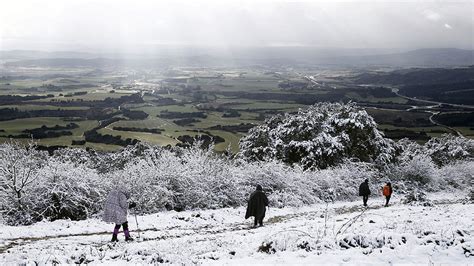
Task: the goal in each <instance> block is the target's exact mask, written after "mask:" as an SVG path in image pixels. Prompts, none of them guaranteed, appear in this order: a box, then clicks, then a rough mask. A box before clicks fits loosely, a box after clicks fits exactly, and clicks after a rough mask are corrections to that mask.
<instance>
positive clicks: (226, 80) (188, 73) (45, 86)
mask: <svg viewBox="0 0 474 266" xmlns="http://www.w3.org/2000/svg"><path fill="white" fill-rule="evenodd" d="M90 73H93V74H90ZM300 73H305V74H304V75H312V76H315V77H317V78H318V81H320V82H324V86H313V84H311V83H309V81H307V80H306V79H304V78H303V77H302V75H301V74H299V73H296V72H293V71H287V70H282V71H278V73H276V72H274V71H268V70H263V69H258V68H248V69H238V68H236V69H232V68H229V69H205V68H200V69H198V68H184V67H183V68H174V69H172V70H169V69H168V70H163V71H160V70H152V71H151V70H147V71H143V72H140V71H139V70H134V71H131V72H130V73H128V72H127V71H121V72H120V73H116V72H114V71H112V70H109V71H105V70H104V71H101V72H97V73H96V70H95V69H88V68H78V69H74V68H72V69H61V68H54V69H53V68H52V69H35V68H30V69H28V68H26V69H19V70H18V73H16V74H17V75H18V76H19V77H20V76H27V77H28V78H26V79H25V78H18V79H15V78H9V80H0V98H1V97H2V96H5V95H22V96H25V95H43V96H44V95H48V94H50V97H48V98H44V99H37V100H29V101H23V102H21V103H19V104H11V103H8V102H3V103H2V102H0V109H2V108H15V109H16V110H18V112H23V113H22V115H24V116H25V117H28V115H25V114H28V113H29V112H31V113H32V114H33V113H34V112H38V111H47V110H50V111H57V110H69V111H73V110H76V111H83V112H86V111H89V110H90V109H94V108H95V106H94V105H95V102H97V106H100V107H97V108H99V109H100V113H99V114H111V116H105V118H98V117H97V118H96V117H90V116H87V119H86V120H84V118H82V121H81V120H79V121H75V122H74V123H76V124H78V125H79V128H75V129H73V130H71V131H72V136H61V137H56V138H43V139H40V140H38V143H39V144H41V145H45V146H51V145H61V146H70V145H71V142H72V141H73V140H75V141H78V140H84V139H85V138H84V132H87V131H90V130H92V129H94V128H95V127H99V125H101V122H100V121H99V120H101V119H102V120H103V121H105V120H107V119H117V118H120V119H122V120H119V121H115V122H113V123H111V124H109V125H107V126H106V127H103V126H100V127H99V128H98V129H97V133H98V134H100V135H112V136H120V137H121V139H123V140H124V139H127V138H130V139H137V140H140V141H142V142H147V143H151V144H156V145H161V146H166V145H176V144H178V143H179V142H180V141H179V140H178V139H177V138H178V137H180V136H184V135H189V136H197V135H199V134H207V133H210V134H212V135H214V136H219V137H222V138H224V139H225V142H223V143H218V144H217V145H215V149H216V150H217V151H224V150H226V149H227V148H228V147H229V146H230V148H231V150H232V151H233V152H238V146H239V140H240V138H241V137H242V136H244V135H245V133H239V132H228V131H223V130H212V129H210V128H211V127H214V126H238V125H240V124H242V123H244V124H248V123H249V124H253V125H257V124H259V123H261V122H262V119H263V118H264V117H268V116H270V115H273V114H275V113H283V112H295V111H297V110H298V109H299V108H304V107H305V106H306V105H305V104H302V103H301V101H300V102H298V101H297V100H294V101H289V100H286V99H272V97H269V100H261V99H260V100H259V99H248V98H249V97H247V98H243V97H239V95H242V94H241V93H258V95H259V96H261V95H265V94H271V95H276V94H278V95H279V97H280V98H281V97H283V98H284V97H286V95H293V94H297V95H307V94H311V95H317V97H319V96H324V95H326V94H331V93H334V92H337V93H339V92H340V94H341V95H344V99H336V100H345V101H347V100H352V101H361V102H364V103H365V104H366V105H367V104H368V105H370V104H374V105H376V104H394V105H397V104H399V105H403V104H406V103H407V100H406V99H404V98H400V97H397V96H391V97H385V98H378V97H374V96H372V95H367V91H364V92H363V93H358V92H357V91H356V90H354V86H353V85H352V84H350V83H348V82H347V81H346V80H345V79H341V77H343V78H345V77H350V75H351V72H350V71H332V70H321V71H310V70H305V71H300ZM52 75H53V76H54V75H59V76H61V77H50V76H52ZM46 76H48V77H50V78H45V77H46ZM62 76H64V77H62ZM282 82H285V84H286V83H288V82H294V83H304V82H308V87H306V88H296V87H292V88H291V89H288V88H282V87H280V86H279V85H280V84H281V83H282ZM77 92H87V93H86V94H83V95H73V94H74V93H77ZM135 93H138V94H139V95H140V96H141V99H142V100H143V102H126V101H125V102H120V100H121V99H122V98H121V97H124V96H130V95H132V94H135ZM262 93H265V94H262ZM51 94H52V95H53V97H51ZM226 95H235V96H226ZM251 95H255V94H251ZM361 95H365V96H364V97H362V96H361ZM163 98H169V99H173V100H174V103H171V104H168V105H161V103H160V101H162V100H163ZM111 99H112V100H111ZM52 101H53V102H54V103H53V102H52ZM81 101H87V102H88V103H89V105H88V106H81V105H80V102H81ZM50 102H51V103H50ZM91 103H92V104H91ZM53 104H54V105H53ZM123 109H127V110H131V111H141V112H145V113H146V114H148V117H146V118H144V119H133V118H127V116H126V115H125V114H124V113H121V112H122V111H121V110H123ZM229 110H233V111H234V112H238V114H239V115H240V116H238V117H223V115H224V114H225V113H226V112H228V111H229ZM367 110H368V112H369V113H370V114H372V115H374V117H375V120H376V121H377V122H378V123H379V124H380V126H379V128H380V129H382V130H387V129H390V130H394V129H400V130H407V131H413V132H426V133H427V134H428V136H439V135H441V134H442V133H443V132H449V130H448V129H446V128H444V127H439V126H434V125H431V124H429V120H428V118H429V116H430V115H429V114H427V113H421V112H419V113H415V112H406V111H401V110H395V109H394V110H392V109H384V108H378V109H377V108H368V109H367ZM165 111H167V112H177V113H187V114H188V115H189V116H190V117H192V115H193V113H196V112H204V113H205V114H206V115H207V117H206V118H195V119H198V120H199V121H197V122H192V123H191V124H188V125H184V126H180V125H177V124H176V123H175V122H173V121H174V120H178V119H164V118H160V117H158V116H159V115H160V114H161V113H162V112H165ZM94 114H97V113H94ZM400 118H401V119H402V122H401V123H407V125H409V126H406V125H405V126H403V125H402V126H401V125H399V124H400V121H397V120H396V119H400ZM427 121H428V122H427ZM68 123H71V121H70V119H68V118H61V117H34V118H21V119H12V120H6V121H0V130H3V132H0V135H1V136H4V137H0V141H6V140H8V137H5V136H8V135H13V136H15V135H18V134H21V133H22V131H23V130H26V129H34V128H39V127H42V126H47V127H53V126H55V125H60V126H64V125H67V124H68ZM417 123H425V124H426V123H428V125H427V126H423V127H420V126H417ZM114 127H129V128H138V129H161V130H163V132H162V133H161V134H155V133H147V132H136V131H122V130H114V129H113V128H114ZM456 129H457V130H458V131H460V132H461V133H462V134H463V135H465V136H467V137H470V138H473V137H474V131H473V130H472V128H470V127H459V128H456ZM432 131H434V132H432ZM19 141H22V142H26V141H28V139H19ZM77 147H90V148H94V149H98V150H104V151H109V150H116V149H119V148H121V146H118V145H111V144H104V143H96V142H86V143H85V145H81V146H77Z"/></svg>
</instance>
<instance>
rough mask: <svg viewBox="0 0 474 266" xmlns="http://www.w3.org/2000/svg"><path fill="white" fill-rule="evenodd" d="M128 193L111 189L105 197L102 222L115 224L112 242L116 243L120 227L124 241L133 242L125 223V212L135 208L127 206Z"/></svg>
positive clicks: (132, 204)
mask: <svg viewBox="0 0 474 266" xmlns="http://www.w3.org/2000/svg"><path fill="white" fill-rule="evenodd" d="M129 198H130V193H129V192H128V191H126V190H124V189H121V188H115V189H112V190H111V191H110V192H109V194H108V195H107V199H106V200H105V206H104V217H103V219H104V221H105V222H107V223H115V227H114V232H113V233H112V242H117V241H118V239H117V235H118V232H119V230H120V227H121V226H122V227H123V233H124V234H125V241H133V238H132V237H130V231H129V230H128V222H127V210H128V208H129V207H130V208H133V207H135V206H136V204H135V203H133V202H132V203H130V205H129V204H128V202H127V201H128V199H129Z"/></svg>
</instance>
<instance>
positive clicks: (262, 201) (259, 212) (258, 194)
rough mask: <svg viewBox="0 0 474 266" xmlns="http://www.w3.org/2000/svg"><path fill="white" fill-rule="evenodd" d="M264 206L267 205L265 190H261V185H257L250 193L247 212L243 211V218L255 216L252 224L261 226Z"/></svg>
mask: <svg viewBox="0 0 474 266" xmlns="http://www.w3.org/2000/svg"><path fill="white" fill-rule="evenodd" d="M266 206H268V198H267V195H265V192H263V189H262V186H260V185H257V189H256V190H255V191H254V192H253V193H252V194H251V195H250V199H249V201H248V206H247V212H246V213H245V219H248V218H249V217H250V216H253V217H255V220H254V224H253V226H254V227H256V226H257V223H258V224H259V225H260V226H262V225H263V218H264V217H265V211H266V208H265V207H266Z"/></svg>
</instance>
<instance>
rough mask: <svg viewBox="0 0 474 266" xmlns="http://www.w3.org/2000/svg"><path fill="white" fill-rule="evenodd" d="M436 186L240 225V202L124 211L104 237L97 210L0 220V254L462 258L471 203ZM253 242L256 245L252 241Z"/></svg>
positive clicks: (319, 260) (468, 247) (98, 259)
mask: <svg viewBox="0 0 474 266" xmlns="http://www.w3.org/2000/svg"><path fill="white" fill-rule="evenodd" d="M463 196H464V195H462V194H458V196H457V197H454V196H451V195H446V194H445V195H439V194H438V195H436V196H435V197H434V198H433V201H432V203H433V205H432V206H423V205H403V204H401V203H400V202H399V201H397V200H396V199H395V202H394V205H392V206H390V207H388V208H384V207H382V203H383V199H382V198H373V199H371V205H370V207H369V208H368V209H363V208H361V207H360V205H361V204H360V203H359V202H337V203H330V204H328V205H326V204H320V205H312V206H307V207H302V208H283V209H273V208H270V210H269V212H268V214H267V217H266V218H265V220H264V222H266V223H265V225H264V227H261V228H256V229H250V226H251V223H252V222H251V221H250V219H249V220H247V221H245V220H243V216H244V212H245V209H244V208H237V209H219V210H206V211H186V212H179V213H177V212H165V213H158V214H152V215H146V216H139V217H138V225H139V228H140V229H141V232H140V234H138V232H137V230H136V228H137V227H136V222H135V217H134V216H133V215H130V216H129V222H130V225H131V229H132V234H133V236H134V237H135V238H136V241H134V242H131V243H126V242H124V240H123V238H124V237H123V234H120V235H119V239H120V242H119V243H117V244H110V243H109V242H108V241H109V240H110V238H111V233H110V232H111V229H112V227H113V225H110V224H106V223H103V222H101V221H100V220H98V219H89V220H86V221H79V222H72V221H55V222H40V223H37V224H34V225H31V226H23V227H10V226H0V264H1V265H9V264H18V263H25V262H26V263H28V264H32V265H34V264H35V263H39V264H51V263H54V262H58V263H79V262H84V263H85V262H88V263H93V264H97V263H108V264H114V265H117V264H128V263H133V264H149V263H159V262H167V263H173V264H174V263H176V264H182V263H184V264H193V263H203V264H213V263H215V264H218V265H222V264H234V265H249V264H252V265H258V264H288V263H290V264H303V263H305V264H307V263H311V264H340V263H342V264H345V263H347V264H374V265H380V263H403V264H428V263H430V262H433V263H464V264H465V263H472V262H473V261H474V260H473V259H474V239H473V236H474V221H473V219H474V213H473V211H472V210H473V204H472V203H467V202H464V201H463V200H462V197H463ZM259 249H260V251H259Z"/></svg>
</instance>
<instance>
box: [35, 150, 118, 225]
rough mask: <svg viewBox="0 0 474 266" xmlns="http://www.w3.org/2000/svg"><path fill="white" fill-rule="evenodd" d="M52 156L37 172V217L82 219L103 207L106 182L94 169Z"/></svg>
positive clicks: (107, 185)
mask: <svg viewBox="0 0 474 266" xmlns="http://www.w3.org/2000/svg"><path fill="white" fill-rule="evenodd" d="M62 159H63V158H58V157H52V158H50V159H49V160H48V163H47V164H46V165H45V166H44V167H43V168H42V169H41V171H40V173H39V180H40V182H39V184H38V185H37V186H36V187H35V188H34V193H36V194H37V195H41V196H39V197H38V199H37V201H36V204H35V207H34V209H35V210H36V214H35V215H37V216H38V218H47V219H51V220H56V219H65V218H68V219H72V220H81V219H86V218H87V217H90V215H91V214H94V213H97V212H99V211H100V210H101V209H102V201H103V199H104V198H105V196H106V191H107V187H109V186H110V185H109V184H108V182H107V180H106V179H102V178H101V177H100V176H99V175H98V174H97V171H96V170H95V169H91V168H89V167H87V166H86V165H85V163H80V164H75V163H73V162H70V161H62Z"/></svg>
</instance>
